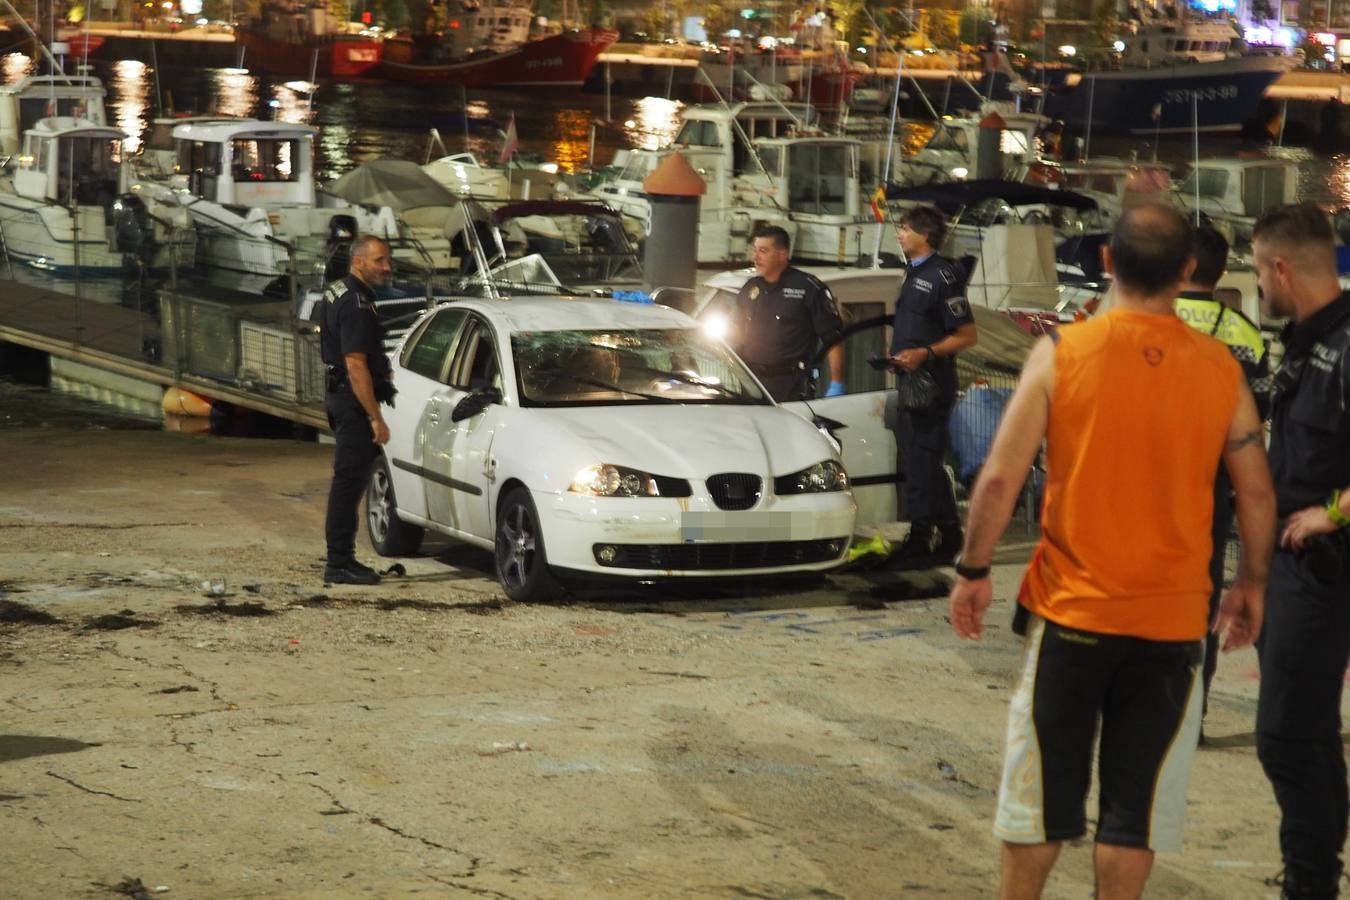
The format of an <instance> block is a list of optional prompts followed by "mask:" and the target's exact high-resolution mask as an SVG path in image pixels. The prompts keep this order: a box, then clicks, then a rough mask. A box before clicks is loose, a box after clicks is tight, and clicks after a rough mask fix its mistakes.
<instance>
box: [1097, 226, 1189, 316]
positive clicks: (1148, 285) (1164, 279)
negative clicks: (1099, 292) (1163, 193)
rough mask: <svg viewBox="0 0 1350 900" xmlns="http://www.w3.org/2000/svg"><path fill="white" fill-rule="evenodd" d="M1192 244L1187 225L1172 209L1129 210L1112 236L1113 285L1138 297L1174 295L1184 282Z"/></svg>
mask: <svg viewBox="0 0 1350 900" xmlns="http://www.w3.org/2000/svg"><path fill="white" fill-rule="evenodd" d="M1194 242H1195V237H1194V231H1193V230H1192V229H1191V225H1190V223H1189V222H1187V221H1186V219H1185V217H1183V216H1182V215H1181V213H1179V212H1177V211H1176V210H1175V209H1173V208H1172V207H1170V206H1163V205H1162V204H1158V203H1149V204H1145V205H1143V206H1136V207H1133V208H1131V209H1128V210H1126V211H1125V214H1124V215H1122V216H1121V217H1120V220H1119V221H1118V222H1117V223H1116V228H1115V231H1114V232H1113V233H1112V234H1111V261H1112V271H1113V274H1114V275H1115V278H1116V281H1117V282H1118V283H1119V284H1120V285H1121V286H1122V287H1124V288H1125V289H1127V290H1130V291H1133V292H1135V293H1139V294H1146V295H1149V296H1154V295H1159V294H1164V293H1175V291H1176V288H1177V286H1178V285H1180V284H1181V282H1183V281H1185V280H1186V276H1187V274H1188V271H1189V268H1190V266H1191V256H1192V253H1193V251H1194Z"/></svg>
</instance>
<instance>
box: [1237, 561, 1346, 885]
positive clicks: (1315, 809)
mask: <svg viewBox="0 0 1350 900" xmlns="http://www.w3.org/2000/svg"><path fill="white" fill-rule="evenodd" d="M1256 649H1257V655H1258V658H1259V659H1260V662H1261V694H1260V699H1259V700H1258V701H1257V709H1256V753H1257V756H1258V757H1259V758H1260V760H1261V765H1262V766H1263V767H1264V768H1265V770H1266V777H1267V778H1269V779H1270V783H1271V786H1272V787H1273V788H1274V789H1275V799H1276V801H1277V802H1278V803H1279V805H1280V816H1281V817H1280V852H1281V854H1282V855H1283V857H1284V865H1285V868H1286V870H1287V871H1288V872H1290V873H1294V874H1295V875H1297V876H1299V877H1300V878H1301V879H1302V880H1305V881H1308V880H1311V881H1315V882H1317V883H1329V884H1331V885H1334V884H1335V883H1336V879H1337V877H1338V876H1339V873H1340V870H1341V862H1340V853H1341V848H1342V847H1343V846H1344V844H1345V836H1346V818H1347V809H1348V808H1350V807H1348V803H1350V801H1348V800H1347V792H1346V783H1345V775H1346V768H1345V747H1344V745H1343V744H1342V739H1341V692H1342V688H1343V686H1344V683H1345V666H1346V661H1347V656H1348V655H1350V579H1342V580H1341V581H1340V582H1339V583H1337V584H1321V583H1319V582H1318V581H1317V580H1315V579H1314V578H1313V577H1312V575H1311V574H1310V573H1309V572H1308V570H1307V568H1306V566H1305V565H1304V564H1303V563H1301V562H1300V561H1299V559H1298V557H1296V556H1295V555H1294V554H1293V553H1289V552H1287V551H1284V550H1277V551H1276V552H1275V557H1274V559H1273V560H1272V563H1271V571H1270V581H1269V585H1268V587H1267V588H1266V617H1265V625H1264V626H1263V627H1262V630H1261V637H1260V639H1259V640H1258V641H1257V643H1256ZM1325 896H1328V897H1334V896H1336V895H1335V893H1334V888H1333V889H1332V892H1331V893H1327V894H1325Z"/></svg>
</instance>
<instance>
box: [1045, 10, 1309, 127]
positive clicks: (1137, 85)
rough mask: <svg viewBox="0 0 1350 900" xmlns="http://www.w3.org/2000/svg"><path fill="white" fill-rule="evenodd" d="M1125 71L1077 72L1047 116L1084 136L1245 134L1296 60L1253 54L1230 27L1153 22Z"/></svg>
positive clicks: (1122, 66)
mask: <svg viewBox="0 0 1350 900" xmlns="http://www.w3.org/2000/svg"><path fill="white" fill-rule="evenodd" d="M1123 43H1124V47H1125V49H1124V51H1122V53H1121V55H1120V60H1119V68H1114V69H1106V70H1095V71H1084V72H1073V73H1070V74H1068V75H1067V76H1065V79H1064V82H1063V84H1062V85H1061V86H1060V87H1059V88H1058V89H1056V90H1055V91H1052V92H1051V93H1050V94H1049V95H1047V97H1046V103H1045V112H1046V114H1047V115H1049V116H1051V117H1052V118H1057V119H1063V120H1064V121H1065V122H1067V123H1068V124H1069V125H1070V126H1071V127H1073V128H1075V129H1077V130H1080V131H1084V130H1088V129H1091V130H1093V131H1105V132H1117V133H1122V132H1123V133H1129V134H1158V133H1162V134H1170V133H1189V132H1190V131H1192V130H1198V131H1238V130H1240V129H1241V128H1242V126H1243V123H1245V122H1246V121H1247V120H1248V119H1250V118H1251V117H1252V116H1253V115H1254V114H1255V113H1256V111H1257V106H1258V104H1259V103H1260V102H1261V98H1262V97H1263V96H1264V95H1265V93H1266V90H1267V88H1269V87H1270V86H1271V85H1272V84H1274V83H1275V81H1276V79H1278V78H1279V77H1280V76H1281V75H1283V74H1284V73H1285V72H1287V71H1288V70H1289V69H1291V68H1292V67H1293V66H1294V65H1295V60H1294V59H1293V58H1292V57H1289V56H1284V55H1272V54H1268V53H1256V52H1249V51H1248V50H1247V48H1246V46H1245V44H1244V43H1243V41H1242V39H1241V37H1240V36H1239V35H1238V33H1237V32H1236V31H1235V30H1234V28H1233V26H1232V25H1231V24H1230V23H1228V22H1226V21H1223V20H1218V19H1213V18H1206V17H1198V16H1188V17H1185V18H1173V17H1169V16H1163V15H1151V16H1149V17H1148V18H1147V19H1145V20H1143V21H1141V22H1138V23H1136V27H1135V29H1134V33H1133V34H1130V35H1128V36H1127V37H1126V38H1125V40H1124V42H1123Z"/></svg>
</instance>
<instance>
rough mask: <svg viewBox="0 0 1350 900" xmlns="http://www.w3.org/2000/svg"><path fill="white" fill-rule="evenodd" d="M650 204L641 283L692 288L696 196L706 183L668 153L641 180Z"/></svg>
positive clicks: (695, 255)
mask: <svg viewBox="0 0 1350 900" xmlns="http://www.w3.org/2000/svg"><path fill="white" fill-rule="evenodd" d="M642 190H643V191H644V192H645V193H646V194H647V197H648V200H649V202H650V203H651V216H652V218H651V231H650V233H648V235H647V244H646V246H645V247H644V248H643V252H642V272H643V275H642V286H643V287H644V288H645V289H646V290H647V292H648V293H650V292H652V291H654V290H656V289H657V288H663V287H678V288H690V289H692V288H693V287H694V284H695V280H696V277H697V275H698V202H699V201H698V198H699V197H701V196H702V195H703V194H704V193H705V192H706V191H707V190H708V186H707V185H706V184H705V183H704V181H703V179H702V177H700V176H699V174H698V173H697V172H695V171H694V169H693V167H692V166H690V165H689V160H687V159H685V158H684V156H683V155H681V154H679V153H672V154H670V155H669V156H667V157H666V158H665V159H664V160H662V162H661V164H660V165H659V166H657V167H656V170H655V171H653V172H652V174H650V175H648V176H647V177H646V178H644V179H643V181H642Z"/></svg>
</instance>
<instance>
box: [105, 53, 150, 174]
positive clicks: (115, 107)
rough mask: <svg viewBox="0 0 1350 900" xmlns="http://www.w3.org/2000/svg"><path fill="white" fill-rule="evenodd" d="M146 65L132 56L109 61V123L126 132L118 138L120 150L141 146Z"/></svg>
mask: <svg viewBox="0 0 1350 900" xmlns="http://www.w3.org/2000/svg"><path fill="white" fill-rule="evenodd" d="M149 70H150V67H149V66H147V65H146V64H145V63H143V62H140V61H138V60H134V59H124V60H120V61H118V62H116V63H114V64H113V77H112V82H111V83H110V84H109V85H108V94H109V97H110V98H112V97H115V98H116V99H115V100H111V99H110V101H109V103H108V112H109V113H111V118H112V123H113V124H114V125H116V126H117V127H118V128H120V129H122V131H124V132H125V133H126V135H127V137H126V138H124V139H123V140H122V151H123V152H124V153H128V154H133V153H135V152H136V151H137V150H139V149H140V148H141V136H142V135H143V134H144V133H145V130H146V128H147V127H148V126H149V124H150V122H149V120H148V119H147V118H146V114H145V110H146V103H147V101H148V98H149V95H150V79H149V78H147V77H146V75H147V74H148V73H149Z"/></svg>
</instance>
